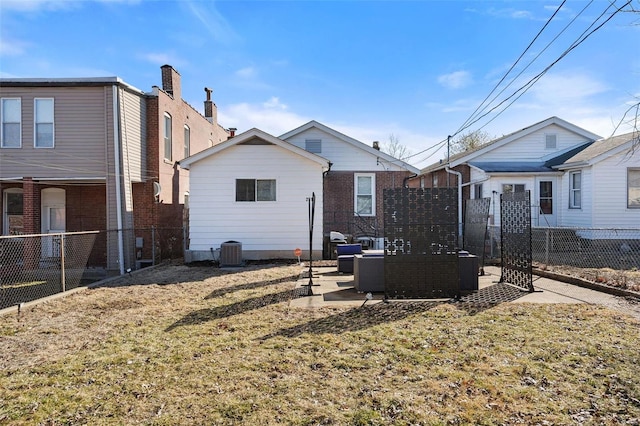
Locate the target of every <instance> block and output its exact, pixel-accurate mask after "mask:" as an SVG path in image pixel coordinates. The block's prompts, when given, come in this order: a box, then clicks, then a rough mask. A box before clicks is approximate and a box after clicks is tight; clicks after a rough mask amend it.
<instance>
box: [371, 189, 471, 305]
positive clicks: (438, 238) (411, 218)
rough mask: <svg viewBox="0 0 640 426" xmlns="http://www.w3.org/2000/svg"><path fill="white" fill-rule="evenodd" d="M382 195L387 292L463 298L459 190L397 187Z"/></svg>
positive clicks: (389, 294) (409, 296)
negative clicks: (460, 270) (460, 269)
mask: <svg viewBox="0 0 640 426" xmlns="http://www.w3.org/2000/svg"><path fill="white" fill-rule="evenodd" d="M383 196H384V229H385V252H384V278H385V297H386V298H393V299H440V298H457V297H459V296H460V282H459V269H458V214H457V212H458V209H457V203H458V192H457V189H456V188H394V189H385V190H384V193H383Z"/></svg>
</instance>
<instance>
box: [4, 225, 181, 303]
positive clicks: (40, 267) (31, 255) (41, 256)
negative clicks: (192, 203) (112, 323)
mask: <svg viewBox="0 0 640 426" xmlns="http://www.w3.org/2000/svg"><path fill="white" fill-rule="evenodd" d="M185 244H186V240H185V232H184V229H183V228H156V227H153V228H145V229H122V230H106V231H89V232H68V233H57V234H37V235H10V236H0V309H4V308H7V307H10V306H16V305H20V304H21V303H26V302H31V301H33V300H37V299H41V298H43V297H47V296H51V295H54V294H56V293H61V292H65V291H69V290H72V289H74V288H77V287H80V286H83V285H88V284H90V283H92V282H96V281H99V280H102V279H104V278H107V277H109V276H113V275H119V274H120V272H121V269H122V270H123V271H125V272H129V271H132V270H136V269H141V268H144V267H148V266H152V265H156V264H159V263H162V262H165V261H170V260H174V259H181V258H182V257H183V254H184V247H185ZM121 264H122V265H123V267H122V268H121V267H120V265H121Z"/></svg>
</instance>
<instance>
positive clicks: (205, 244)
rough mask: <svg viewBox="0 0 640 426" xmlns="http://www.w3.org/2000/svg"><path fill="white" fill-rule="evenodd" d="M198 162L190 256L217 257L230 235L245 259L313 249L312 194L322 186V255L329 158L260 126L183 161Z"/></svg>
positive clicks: (318, 197) (317, 222) (317, 237)
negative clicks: (323, 191) (240, 248)
mask: <svg viewBox="0 0 640 426" xmlns="http://www.w3.org/2000/svg"><path fill="white" fill-rule="evenodd" d="M180 166H181V167H182V168H185V169H189V170H190V188H189V189H190V191H189V192H190V197H189V249H188V250H187V252H186V254H185V261H186V262H192V261H199V260H214V259H217V254H216V253H217V250H219V249H220V247H221V245H222V244H223V243H225V242H228V241H236V242H239V243H241V244H242V257H243V259H247V260H251V259H269V258H293V257H294V254H293V252H294V250H295V249H296V248H300V249H302V251H303V256H304V257H308V256H309V247H310V242H309V234H310V233H309V216H310V214H309V211H310V201H309V200H310V198H311V197H312V195H313V194H315V217H314V229H315V232H314V235H313V242H312V247H313V256H314V258H316V259H318V258H321V256H322V232H321V229H322V210H323V207H322V205H323V194H322V189H323V188H322V186H323V172H325V171H327V170H328V169H329V162H328V160H326V159H324V158H322V157H320V156H319V155H316V154H313V153H310V152H308V151H306V150H304V149H301V148H298V147H297V146H295V145H292V144H290V143H288V142H285V141H283V140H281V139H278V138H276V137H274V136H272V135H269V134H267V133H265V132H263V131H261V130H258V129H251V130H249V131H247V132H244V133H242V134H240V135H237V136H235V137H234V138H232V139H229V140H227V141H226V142H223V143H221V144H219V145H216V146H213V147H211V148H209V149H207V150H205V151H202V152H200V153H198V154H196V155H193V156H191V157H188V158H186V159H184V160H182V161H180Z"/></svg>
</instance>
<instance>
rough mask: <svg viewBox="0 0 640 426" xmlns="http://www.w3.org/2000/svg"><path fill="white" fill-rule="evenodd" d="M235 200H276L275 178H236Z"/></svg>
mask: <svg viewBox="0 0 640 426" xmlns="http://www.w3.org/2000/svg"><path fill="white" fill-rule="evenodd" d="M236 201H276V181H275V179H236Z"/></svg>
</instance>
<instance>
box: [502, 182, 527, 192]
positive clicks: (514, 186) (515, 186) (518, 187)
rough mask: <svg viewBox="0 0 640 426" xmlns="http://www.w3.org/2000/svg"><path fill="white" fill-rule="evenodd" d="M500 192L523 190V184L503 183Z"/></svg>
mask: <svg viewBox="0 0 640 426" xmlns="http://www.w3.org/2000/svg"><path fill="white" fill-rule="evenodd" d="M502 192H503V193H506V192H524V184H523V183H503V184H502Z"/></svg>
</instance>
